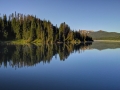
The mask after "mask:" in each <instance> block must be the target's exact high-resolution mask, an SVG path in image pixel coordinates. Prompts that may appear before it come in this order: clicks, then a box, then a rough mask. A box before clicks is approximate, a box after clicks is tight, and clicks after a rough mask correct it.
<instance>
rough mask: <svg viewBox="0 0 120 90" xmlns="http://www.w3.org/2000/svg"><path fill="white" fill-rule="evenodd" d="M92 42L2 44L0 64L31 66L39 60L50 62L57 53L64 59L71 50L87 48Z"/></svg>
mask: <svg viewBox="0 0 120 90" xmlns="http://www.w3.org/2000/svg"><path fill="white" fill-rule="evenodd" d="M91 44H92V43H81V44H45V45H34V44H28V45H4V46H2V45H1V46H0V47H1V48H0V66H1V65H2V64H4V66H5V67H7V63H8V64H9V65H10V66H12V67H18V68H20V67H23V66H32V65H35V64H37V63H40V62H41V61H42V62H43V63H46V62H47V63H50V61H51V60H52V57H53V56H55V57H56V56H57V54H58V55H59V58H60V60H63V61H64V60H65V59H67V58H68V56H69V55H70V54H71V53H73V52H76V51H78V52H80V51H84V50H86V49H89V45H91Z"/></svg>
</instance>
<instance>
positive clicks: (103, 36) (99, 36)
mask: <svg viewBox="0 0 120 90" xmlns="http://www.w3.org/2000/svg"><path fill="white" fill-rule="evenodd" d="M89 35H90V36H91V37H92V38H93V39H94V40H120V33H116V32H106V31H102V30H99V31H97V32H90V33H89Z"/></svg>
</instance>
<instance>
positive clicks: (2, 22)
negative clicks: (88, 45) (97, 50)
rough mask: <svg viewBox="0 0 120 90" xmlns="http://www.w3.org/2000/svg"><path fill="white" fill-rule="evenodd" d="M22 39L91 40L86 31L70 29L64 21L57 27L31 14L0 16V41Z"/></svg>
mask: <svg viewBox="0 0 120 90" xmlns="http://www.w3.org/2000/svg"><path fill="white" fill-rule="evenodd" d="M12 40H24V41H25V42H27V43H29V42H39V43H58V42H65V43H66V42H67V43H74V42H85V41H93V40H92V37H90V36H89V35H88V33H87V32H83V31H81V30H78V31H76V30H71V29H70V27H69V26H68V25H67V24H66V23H65V22H63V23H61V24H60V26H59V27H57V25H56V26H54V25H53V24H52V23H51V22H50V21H49V20H41V19H39V18H37V17H36V16H33V15H23V14H20V13H16V12H15V13H12V14H11V15H9V16H7V15H6V14H4V15H2V16H0V41H12Z"/></svg>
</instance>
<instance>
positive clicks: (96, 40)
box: [94, 40, 120, 42]
mask: <svg viewBox="0 0 120 90" xmlns="http://www.w3.org/2000/svg"><path fill="white" fill-rule="evenodd" d="M94 42H120V40H94Z"/></svg>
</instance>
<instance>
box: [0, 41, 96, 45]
mask: <svg viewBox="0 0 120 90" xmlns="http://www.w3.org/2000/svg"><path fill="white" fill-rule="evenodd" d="M92 42H94V41H85V42H55V43H56V44H63V43H72V44H79V43H92ZM55 43H54V42H53V44H55ZM0 44H7V45H25V44H43V43H42V42H34V41H33V42H27V41H26V40H13V41H0ZM44 44H45V43H44ZM46 44H49V43H46ZM50 44H51V43H50Z"/></svg>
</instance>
